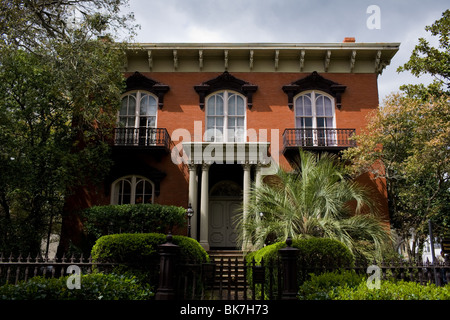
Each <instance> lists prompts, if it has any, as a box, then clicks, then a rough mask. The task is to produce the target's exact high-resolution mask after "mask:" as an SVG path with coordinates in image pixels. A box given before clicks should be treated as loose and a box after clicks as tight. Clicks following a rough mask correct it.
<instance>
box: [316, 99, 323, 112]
mask: <svg viewBox="0 0 450 320" xmlns="http://www.w3.org/2000/svg"><path fill="white" fill-rule="evenodd" d="M316 115H317V116H319V117H320V116H323V115H324V112H323V96H322V95H318V97H317V99H316Z"/></svg>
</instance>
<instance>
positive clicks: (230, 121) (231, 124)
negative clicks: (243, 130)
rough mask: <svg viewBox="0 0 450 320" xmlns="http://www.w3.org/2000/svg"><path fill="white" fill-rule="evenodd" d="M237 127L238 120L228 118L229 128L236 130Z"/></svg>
mask: <svg viewBox="0 0 450 320" xmlns="http://www.w3.org/2000/svg"><path fill="white" fill-rule="evenodd" d="M235 126H236V118H234V117H230V118H228V128H234V127H235Z"/></svg>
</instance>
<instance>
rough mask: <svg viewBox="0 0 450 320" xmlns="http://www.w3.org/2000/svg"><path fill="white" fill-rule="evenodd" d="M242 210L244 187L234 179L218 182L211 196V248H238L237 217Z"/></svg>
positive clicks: (209, 231)
mask: <svg viewBox="0 0 450 320" xmlns="http://www.w3.org/2000/svg"><path fill="white" fill-rule="evenodd" d="M241 211H242V188H241V186H240V185H238V184H237V183H236V182H234V181H230V180H223V181H219V182H218V183H216V184H215V185H214V186H213V187H212V188H211V192H210V197H209V218H208V221H209V226H208V227H209V228H208V233H209V234H208V238H209V244H210V246H211V249H237V237H238V232H237V229H236V224H237V221H236V217H237V215H239V213H240V212H241Z"/></svg>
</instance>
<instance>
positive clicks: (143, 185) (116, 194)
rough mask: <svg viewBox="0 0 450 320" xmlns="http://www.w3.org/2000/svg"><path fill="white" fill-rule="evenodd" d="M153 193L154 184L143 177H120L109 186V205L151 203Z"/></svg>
mask: <svg viewBox="0 0 450 320" xmlns="http://www.w3.org/2000/svg"><path fill="white" fill-rule="evenodd" d="M154 191H155V185H154V183H153V182H152V181H150V180H148V179H146V178H144V177H141V176H127V177H122V178H120V179H118V180H116V181H114V183H113V184H112V186H111V204H139V203H153V200H154V193H155V192H154Z"/></svg>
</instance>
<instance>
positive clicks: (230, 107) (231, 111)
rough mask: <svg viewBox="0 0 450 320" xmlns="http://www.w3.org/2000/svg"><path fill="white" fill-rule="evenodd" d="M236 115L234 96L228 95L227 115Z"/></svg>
mask: <svg viewBox="0 0 450 320" xmlns="http://www.w3.org/2000/svg"><path fill="white" fill-rule="evenodd" d="M235 114H236V95H235V94H230V97H229V98H228V115H230V116H234V115H235Z"/></svg>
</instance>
